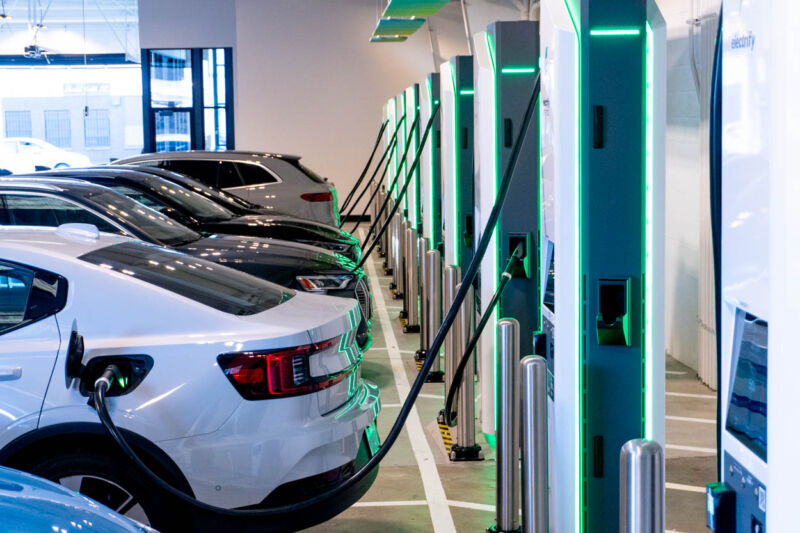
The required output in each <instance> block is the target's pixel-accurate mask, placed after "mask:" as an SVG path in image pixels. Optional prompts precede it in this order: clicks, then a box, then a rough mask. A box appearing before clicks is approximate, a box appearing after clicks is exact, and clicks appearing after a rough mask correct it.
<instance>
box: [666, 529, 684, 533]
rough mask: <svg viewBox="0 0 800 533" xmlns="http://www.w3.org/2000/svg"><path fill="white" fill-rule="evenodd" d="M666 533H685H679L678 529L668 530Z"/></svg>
mask: <svg viewBox="0 0 800 533" xmlns="http://www.w3.org/2000/svg"><path fill="white" fill-rule="evenodd" d="M665 533H683V531H678V530H677V529H668V530H667V531H666V532H665Z"/></svg>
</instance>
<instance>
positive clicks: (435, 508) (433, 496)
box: [367, 260, 456, 533]
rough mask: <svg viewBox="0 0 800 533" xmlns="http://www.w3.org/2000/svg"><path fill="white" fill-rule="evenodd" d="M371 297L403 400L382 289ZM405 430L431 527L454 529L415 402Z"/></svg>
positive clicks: (440, 531) (404, 385)
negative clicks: (420, 481) (373, 299)
mask: <svg viewBox="0 0 800 533" xmlns="http://www.w3.org/2000/svg"><path fill="white" fill-rule="evenodd" d="M367 270H368V271H369V275H370V277H375V264H374V260H373V261H367ZM373 297H374V298H375V303H376V306H375V307H377V309H378V317H379V318H380V320H379V321H378V324H380V328H381V332H382V333H383V337H384V339H386V345H387V347H388V348H389V362H390V363H391V365H392V373H393V374H394V382H395V386H396V387H397V393H398V395H399V396H400V400H401V401H405V399H406V397H407V396H408V393H409V391H410V389H411V386H410V385H409V382H408V375H407V374H406V367H405V364H404V362H403V358H402V357H401V356H400V355H401V354H400V347H399V346H398V345H397V338H396V337H395V335H394V330H393V329H392V326H391V321H390V320H389V313H388V312H387V311H386V307H385V306H386V302H385V301H384V299H383V293H382V290H381V289H378V290H376V291H374V292H373ZM406 430H407V431H408V436H409V440H410V441H411V449H412V451H413V452H414V458H415V459H416V461H417V465H418V466H419V472H420V476H421V477H422V487H423V488H424V489H425V499H426V500H427V502H428V511H429V512H430V514H431V522H432V523H433V531H434V532H436V533H456V526H455V522H453V515H452V514H451V513H450V507H449V506H448V505H447V496H446V495H445V492H444V487H443V486H442V480H441V478H440V477H439V471H438V470H437V469H436V461H435V460H434V458H433V452H432V451H431V447H430V445H429V444H428V439H427V438H426V437H425V430H424V429H423V427H422V421H421V420H420V418H419V412H418V411H417V408H416V406H415V407H412V408H411V413H410V414H409V416H408V420H407V421H406Z"/></svg>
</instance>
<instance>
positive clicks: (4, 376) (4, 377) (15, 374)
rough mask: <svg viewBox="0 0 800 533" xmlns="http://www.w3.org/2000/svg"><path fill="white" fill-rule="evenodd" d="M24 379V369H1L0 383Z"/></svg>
mask: <svg viewBox="0 0 800 533" xmlns="http://www.w3.org/2000/svg"><path fill="white" fill-rule="evenodd" d="M21 377H22V367H20V366H14V367H8V366H2V367H0V381H14V380H16V379H19V378H21Z"/></svg>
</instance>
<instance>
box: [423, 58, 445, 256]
mask: <svg viewBox="0 0 800 533" xmlns="http://www.w3.org/2000/svg"><path fill="white" fill-rule="evenodd" d="M439 80H440V76H439V73H438V72H432V73H430V74H428V76H427V77H426V78H425V81H424V83H423V87H424V88H425V90H424V91H423V94H422V95H421V96H420V101H419V123H420V124H427V123H428V121H430V118H431V116H432V115H433V110H434V108H435V106H436V104H438V103H439ZM441 152H442V126H441V115H440V114H437V115H436V117H435V118H434V120H433V126H432V128H431V133H430V135H429V136H428V140H427V142H426V143H425V147H424V148H423V151H422V158H421V159H420V172H419V175H420V206H421V218H420V220H421V225H422V236H423V237H425V238H426V239H428V242H429V243H430V247H431V249H438V250H439V251H440V252H441V246H442V162H441ZM420 260H421V259H420Z"/></svg>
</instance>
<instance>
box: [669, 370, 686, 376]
mask: <svg viewBox="0 0 800 533" xmlns="http://www.w3.org/2000/svg"><path fill="white" fill-rule="evenodd" d="M664 373H665V374H672V375H673V376H685V375H686V374H688V372H681V371H680V370H666V371H665V372H664Z"/></svg>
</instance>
